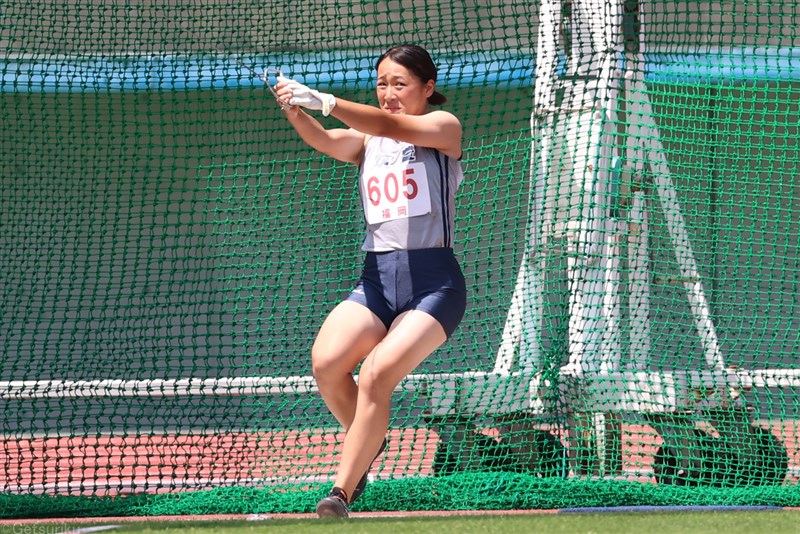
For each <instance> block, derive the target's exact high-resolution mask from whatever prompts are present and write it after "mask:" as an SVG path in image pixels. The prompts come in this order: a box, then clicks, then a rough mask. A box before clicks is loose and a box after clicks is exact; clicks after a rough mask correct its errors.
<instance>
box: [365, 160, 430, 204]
mask: <svg viewBox="0 0 800 534" xmlns="http://www.w3.org/2000/svg"><path fill="white" fill-rule="evenodd" d="M413 174H414V169H413V168H407V169H403V171H402V176H401V178H398V177H397V175H396V174H395V173H393V172H390V173H388V174H387V175H386V176H385V178H384V179H383V187H382V188H381V180H380V178H378V177H377V176H372V177H371V178H370V179H369V180H367V197H368V198H369V201H370V203H372V205H373V206H378V205H379V204H380V203H381V201H382V200H384V199H385V200H387V201H389V203H391V204H394V203H395V202H397V199H398V198H400V195H402V196H403V197H404V198H405V199H407V200H413V199H414V198H416V196H417V193H419V186H418V185H417V182H416V180H414V178H412V177H411V175H413Z"/></svg>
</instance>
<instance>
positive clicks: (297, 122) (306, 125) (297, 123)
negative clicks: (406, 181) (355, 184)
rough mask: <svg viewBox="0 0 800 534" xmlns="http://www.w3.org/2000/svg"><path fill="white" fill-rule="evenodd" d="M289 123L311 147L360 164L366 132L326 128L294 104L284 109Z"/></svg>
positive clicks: (348, 161)
mask: <svg viewBox="0 0 800 534" xmlns="http://www.w3.org/2000/svg"><path fill="white" fill-rule="evenodd" d="M284 113H285V114H286V118H287V119H289V123H290V124H291V125H292V126H293V127H294V129H295V130H297V133H298V134H300V137H301V138H302V139H303V141H305V142H306V143H307V144H308V145H309V146H310V147H311V148H314V149H316V150H318V151H320V152H322V153H323V154H325V155H327V156H330V157H332V158H334V159H337V160H339V161H344V162H346V163H353V164H355V165H358V164H359V163H360V162H361V156H362V155H363V153H364V139H365V137H364V134H363V133H361V132H357V131H356V130H347V129H344V128H333V129H330V130H326V129H325V128H324V127H323V126H322V125H321V124H320V123H319V122H318V121H317V120H316V119H315V118H313V117H312V116H310V115H309V114H308V113H306V112H304V111H303V110H302V109H300V107H299V106H292V107H290V108H287V109H285V110H284Z"/></svg>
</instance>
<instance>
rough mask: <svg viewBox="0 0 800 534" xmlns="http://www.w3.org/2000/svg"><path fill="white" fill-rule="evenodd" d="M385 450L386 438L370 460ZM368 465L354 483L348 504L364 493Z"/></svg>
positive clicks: (367, 477)
mask: <svg viewBox="0 0 800 534" xmlns="http://www.w3.org/2000/svg"><path fill="white" fill-rule="evenodd" d="M385 450H386V440H385V439H384V440H383V443H381V448H380V449H378V454H376V455H375V458H373V459H372V461H373V462H374V461H375V460H377V459H378V456H380V455H381V454H383V451H385ZM370 467H372V465H370ZM370 467H368V468H367V472H366V473H364V476H362V477H361V480H359V481H358V484H356V487H355V489H354V490H353V498H352V499H350V504H353V503H354V502H356V499H358V498H359V497H361V494H362V493H364V490H365V489H367V481H368V480H369V470H370Z"/></svg>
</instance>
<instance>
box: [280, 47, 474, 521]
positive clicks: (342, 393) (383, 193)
mask: <svg viewBox="0 0 800 534" xmlns="http://www.w3.org/2000/svg"><path fill="white" fill-rule="evenodd" d="M376 69H377V97H378V105H379V107H374V106H369V105H364V104H358V103H355V102H350V101H347V100H344V99H341V98H337V97H334V96H333V95H331V94H326V93H321V92H318V91H315V90H313V89H310V88H309V87H307V86H305V85H302V84H300V83H298V82H297V81H294V80H289V79H286V78H283V77H280V78H279V79H278V83H277V84H276V85H275V87H274V90H275V93H276V95H277V97H278V101H279V102H280V103H281V107H282V108H283V109H284V113H285V114H286V117H287V118H288V120H289V122H290V123H291V124H292V126H293V127H294V128H295V130H296V131H297V132H298V134H299V135H300V137H301V138H302V139H303V140H304V141H305V142H306V143H307V144H308V145H309V146H311V147H313V148H314V149H316V150H318V151H320V152H322V153H324V154H327V155H328V156H330V157H332V158H335V159H337V160H339V161H343V162H349V163H353V164H354V165H356V166H358V169H359V178H358V180H359V189H360V191H361V198H362V204H363V208H364V218H365V221H366V238H365V240H364V244H363V247H362V249H363V250H364V251H365V253H366V257H365V260H364V266H363V271H362V275H361V278H360V280H359V281H358V282H357V283H356V285H355V287H354V288H353V290H352V292H351V293H350V295H349V296H348V297H347V298H346V299H345V300H344V301H343V302H341V303H339V304H338V305H337V306H336V307H335V308H334V309H333V311H331V313H330V315H328V317H327V318H326V319H325V321H324V323H323V324H322V327H321V329H320V331H319V333H318V334H317V337H316V340H315V342H314V346H313V348H312V351H311V361H312V369H313V373H314V377H315V379H316V382H317V385H318V387H319V391H320V394H321V395H322V398H323V399H324V401H325V403H326V405H327V406H328V408H329V409H330V411H331V412H332V413H333V415H334V416H335V417H336V419H337V420H338V421H339V423H341V425H342V426H343V427H344V429H345V430H346V435H345V439H344V445H343V450H342V456H341V462H340V464H339V469H338V472H337V476H336V480H335V482H334V487H333V490H332V491H331V493H330V495H328V496H327V497H325V498H324V499H322V500H321V501H319V503H318V504H317V513H318V515H319V516H320V517H347V516H348V513H349V506H350V504H352V502H353V501H354V500H355V499H356V498H358V496H359V495H361V493H362V492H363V491H364V488H365V486H366V483H367V473H368V472H369V468H370V465H371V464H372V462H373V461H374V460H375V459H376V458H377V456H378V455H380V454H381V452H383V450H384V448H385V447H386V439H385V438H386V433H387V430H388V425H389V414H390V404H391V396H392V392H393V391H394V389H395V387H396V386H397V385H398V384H399V383H400V382H401V381H402V380H403V378H404V377H406V375H408V374H409V373H410V372H411V371H413V370H414V369H415V368H416V367H417V366H418V365H419V364H420V363H421V362H422V361H423V360H425V358H427V357H428V356H429V355H430V354H431V353H432V352H433V351H434V350H436V349H437V348H438V347H439V346H440V345H442V344H443V343H444V342H445V341H446V340H447V339H448V338H449V337H450V336H451V335H452V334H453V332H454V331H455V329H456V327H457V326H458V324H459V322H460V321H461V318H462V317H463V315H464V310H465V308H466V285H465V282H464V276H463V275H462V273H461V268H460V267H459V264H458V262H457V261H456V259H455V256H454V254H453V248H452V247H453V235H454V231H453V223H454V211H455V200H454V197H455V192H456V188H457V187H458V186H459V184H460V183H461V181H462V179H463V173H462V169H461V163H460V159H461V155H462V146H461V145H462V127H461V123H460V121H459V120H458V119H457V118H456V117H455V116H454V115H453V114H451V113H448V112H446V111H442V110H432V109H431V106H432V105H440V104H443V103H444V102H445V100H446V99H445V97H444V96H443V95H442V94H440V93H439V92H437V91H436V89H435V84H436V76H437V72H436V66H435V65H434V63H433V61H432V59H431V57H430V55H429V54H428V52H427V51H426V50H425V49H423V48H421V47H419V46H416V45H401V46H396V47H393V48H391V49H389V50H388V51H386V52H385V53H384V54H383V55H381V56H380V58H378V61H377V63H376ZM301 107H302V108H306V109H310V110H318V111H321V112H322V113H323V115H326V116H327V115H331V116H333V117H335V118H336V119H338V120H339V121H341V122H342V123H344V124H345V125H347V126H349V128H334V129H325V128H324V127H323V126H322V125H321V124H320V123H319V122H318V121H317V120H316V119H314V118H312V117H311V116H310V115H309V114H307V113H306V112H305V111H303V110H302V109H301ZM359 363H360V364H361V368H360V371H359V373H358V383H356V381H355V380H354V377H353V373H354V371H355V369H356V368H357V367H358V365H359Z"/></svg>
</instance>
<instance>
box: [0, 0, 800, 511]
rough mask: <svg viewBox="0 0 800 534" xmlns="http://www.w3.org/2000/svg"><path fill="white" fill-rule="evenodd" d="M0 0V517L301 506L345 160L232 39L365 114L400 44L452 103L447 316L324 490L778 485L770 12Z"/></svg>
mask: <svg viewBox="0 0 800 534" xmlns="http://www.w3.org/2000/svg"><path fill="white" fill-rule="evenodd" d="M2 12H3V14H2V17H0V44H2V46H0V48H2V50H3V52H2V56H0V75H2V77H1V78H0V99H2V105H0V124H2V128H0V147H1V148H0V180H2V187H1V188H0V221H2V222H0V228H2V231H0V272H2V273H3V274H2V284H0V332H2V335H0V340H2V355H3V358H2V365H1V366H0V398H2V401H0V402H2V406H3V410H2V415H0V417H1V418H2V428H3V432H2V437H0V444H1V445H0V489H2V493H0V515H2V516H4V517H24V516H36V517H46V516H64V515H73V514H74V515H111V514H115V515H124V514H140V515H141V514H195V513H233V512H240V513H246V512H304V511H311V510H313V507H314V504H315V503H316V501H317V499H318V498H320V497H321V496H322V495H324V493H326V492H327V490H328V489H329V487H330V483H331V481H332V477H333V476H334V474H335V470H336V466H337V463H338V458H339V451H340V444H341V442H342V439H343V433H342V430H341V429H340V428H339V427H338V426H337V424H336V422H335V420H334V419H333V418H332V417H331V416H330V414H329V413H328V411H327V409H326V408H325V406H324V403H323V402H322V401H321V399H320V398H319V396H318V394H317V392H316V390H315V388H314V383H313V380H312V379H311V376H310V375H311V370H310V357H309V353H310V347H311V344H312V342H313V339H314V336H315V334H316V331H317V329H318V327H319V325H320V324H321V322H322V320H323V319H324V317H325V315H326V314H327V312H328V311H329V310H330V309H331V308H332V307H333V306H334V305H335V304H336V303H337V302H338V301H340V300H341V299H342V298H343V297H344V296H345V295H346V294H347V292H348V291H349V290H350V288H351V287H352V285H353V283H354V280H355V278H356V277H357V276H358V274H359V271H360V265H361V254H362V253H361V252H360V251H359V247H360V244H361V239H362V232H363V222H362V215H361V211H360V209H361V208H360V199H359V196H358V190H357V187H356V180H355V178H356V171H355V169H354V168H353V167H352V166H349V165H344V164H341V163H338V162H336V161H334V160H332V159H330V158H327V157H325V156H322V155H320V154H319V153H316V152H314V151H313V150H311V149H310V148H308V147H307V146H306V145H304V144H303V143H302V142H301V141H300V140H299V139H298V136H297V135H296V134H295V133H294V132H293V130H292V129H291V127H290V126H289V125H288V123H287V122H286V120H285V119H284V118H283V117H282V114H281V112H280V111H279V109H278V107H277V106H276V104H275V102H274V99H273V97H272V96H271V95H270V93H269V92H268V91H267V90H265V88H264V86H263V83H262V82H261V81H259V80H258V79H257V78H254V77H253V76H252V75H251V74H250V73H249V72H247V70H245V69H243V68H241V67H240V66H239V65H238V64H237V63H236V62H235V61H234V59H239V60H240V61H242V62H243V63H245V64H246V65H250V66H252V67H253V68H254V69H255V70H257V71H259V72H260V71H262V70H263V69H266V68H280V69H281V70H283V72H285V73H286V74H287V75H290V76H293V77H296V78H297V79H299V80H301V81H304V82H305V83H308V84H309V85H311V86H312V87H315V88H318V89H320V90H326V91H331V92H334V93H335V94H336V95H337V96H340V97H342V98H347V99H352V100H356V101H360V102H365V103H367V102H374V84H375V75H374V69H373V63H374V60H375V58H376V57H377V56H378V55H379V54H380V52H381V51H383V50H384V49H385V48H387V47H388V46H390V45H394V44H399V43H402V42H407V41H410V40H413V41H414V42H415V43H417V44H420V45H423V46H425V47H426V48H427V49H428V50H430V51H431V53H432V56H433V58H434V60H435V61H436V62H437V64H438V65H439V82H438V87H439V89H440V91H441V92H443V93H444V94H446V95H447V96H448V103H447V104H445V106H444V109H447V110H448V111H451V112H453V113H454V114H456V115H457V116H458V117H459V118H460V119H461V120H462V122H463V125H464V132H465V150H464V157H463V164H464V169H465V176H466V180H465V183H464V184H463V185H462V186H461V188H460V189H459V192H458V196H457V209H458V212H457V222H456V226H457V230H456V243H457V244H456V255H457V257H458V259H459V261H460V262H461V264H462V267H463V269H464V272H465V276H466V279H467V285H468V290H469V306H468V311H467V314H466V316H465V319H464V321H463V322H462V324H461V325H460V327H459V329H458V330H457V331H456V333H455V335H454V336H453V337H452V338H451V339H450V340H449V342H448V343H447V344H446V345H445V346H443V347H442V348H441V349H439V350H438V351H437V352H436V353H435V354H433V355H432V356H431V357H430V358H429V359H428V360H427V361H425V362H424V363H423V364H422V365H421V366H420V368H419V369H417V370H416V371H415V372H414V374H413V375H412V376H411V377H409V379H408V380H406V381H405V382H404V383H403V384H402V385H401V386H400V387H399V388H398V390H397V391H396V393H395V396H394V402H393V408H392V416H391V423H390V430H389V436H388V447H387V450H386V452H385V453H384V454H383V455H381V456H380V457H379V459H378V460H377V461H376V462H375V464H374V466H373V469H372V477H373V479H374V480H373V482H372V483H371V484H370V486H369V488H368V490H367V491H366V493H365V494H364V496H363V497H362V498H361V499H360V500H359V501H357V502H356V503H355V504H354V509H355V510H401V509H405V510H408V509H412V510H414V509H416V510H424V509H444V510H447V509H510V508H537V507H538V508H563V507H571V506H611V505H632V504H648V505H662V504H773V505H784V506H798V505H800V492H799V491H798V468H800V447H799V446H798V433H800V429H799V428H798V426H797V423H796V421H797V417H798V408H800V402H799V401H798V395H797V391H798V387H800V366H799V365H798V359H797V351H798V348H800V338H799V337H798V335H797V330H796V327H797V326H798V321H799V320H800V319H798V317H800V314H798V310H797V299H798V276H799V275H800V267H798V261H800V245H799V244H798V243H799V240H798V237H799V236H800V228H798V216H797V214H798V202H800V188H798V186H797V185H796V182H797V180H796V175H797V170H796V169H797V168H798V167H799V166H800V147H799V146H798V144H799V141H798V139H800V135H798V134H799V133H800V132H798V123H800V106H799V105H798V102H800V42H799V41H800V34H798V21H800V7H798V5H797V3H796V2H794V1H790V0H774V1H767V0H740V1H737V2H722V3H719V2H678V1H664V2H649V1H643V0H642V1H636V0H619V1H617V2H613V1H612V2H609V1H600V0H572V1H568V0H564V1H551V0H545V1H538V2H523V1H521V0H494V1H491V2H444V1H442V2H423V1H417V0H396V1H380V2H376V1H358V0H352V1H350V2H346V3H342V2H337V3H336V4H335V5H334V4H333V3H330V2H318V1H308V2H302V3H297V2H283V1H275V2H251V1H248V0H237V1H225V2H221V1H212V2H202V3H199V2H191V1H181V0H170V1H168V2H158V3H157V4H153V3H147V2H122V3H119V2H113V3H109V2H100V1H96V2H88V1H80V0H70V1H67V2H64V1H53V0H36V1H29V2H12V3H7V4H6V5H4V6H3V7H2ZM321 120H322V122H323V123H324V124H325V125H328V126H335V125H336V124H337V123H336V121H335V120H334V119H333V118H330V117H329V118H325V119H321Z"/></svg>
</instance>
